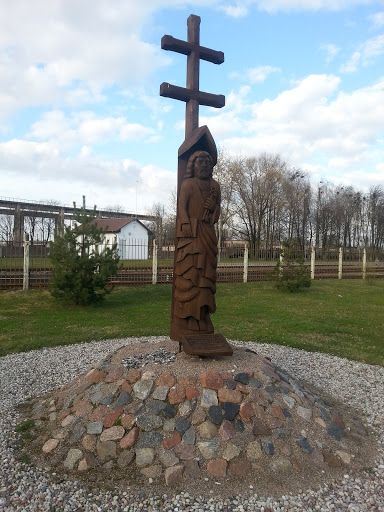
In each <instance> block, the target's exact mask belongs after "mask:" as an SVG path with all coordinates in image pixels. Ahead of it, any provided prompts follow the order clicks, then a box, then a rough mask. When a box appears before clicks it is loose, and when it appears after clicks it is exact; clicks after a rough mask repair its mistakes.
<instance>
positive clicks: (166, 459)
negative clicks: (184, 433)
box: [159, 447, 179, 468]
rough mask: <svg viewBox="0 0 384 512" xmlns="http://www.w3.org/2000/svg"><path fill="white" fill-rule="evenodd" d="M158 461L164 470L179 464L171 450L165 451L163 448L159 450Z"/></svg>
mask: <svg viewBox="0 0 384 512" xmlns="http://www.w3.org/2000/svg"><path fill="white" fill-rule="evenodd" d="M159 460H160V462H161V463H162V465H163V466H164V467H166V468H170V467H171V466H175V465H176V464H177V463H178V462H179V459H178V458H177V457H176V455H175V453H174V452H173V451H172V450H166V449H165V448H163V447H161V448H160V449H159Z"/></svg>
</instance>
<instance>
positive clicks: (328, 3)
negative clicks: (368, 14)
mask: <svg viewBox="0 0 384 512" xmlns="http://www.w3.org/2000/svg"><path fill="white" fill-rule="evenodd" d="M374 2H375V0H255V2H254V3H255V4H256V5H257V7H258V8H259V9H260V10H263V11H267V12H277V11H293V10H296V11H299V10H302V11H318V10H325V11H340V10H342V9H346V8H351V7H353V6H355V5H356V6H358V5H369V4H372V3H374ZM244 3H245V4H246V5H248V4H249V3H250V2H248V1H247V0H245V1H244Z"/></svg>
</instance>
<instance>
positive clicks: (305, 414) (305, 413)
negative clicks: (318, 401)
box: [297, 405, 312, 421]
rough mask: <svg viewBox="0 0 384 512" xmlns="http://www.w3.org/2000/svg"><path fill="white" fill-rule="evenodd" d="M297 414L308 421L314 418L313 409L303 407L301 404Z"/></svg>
mask: <svg viewBox="0 0 384 512" xmlns="http://www.w3.org/2000/svg"><path fill="white" fill-rule="evenodd" d="M297 414H298V416H300V417H301V418H303V419H305V420H306V421H309V420H310V419H311V418H312V411H311V409H308V408H306V407H301V405H299V406H298V407H297Z"/></svg>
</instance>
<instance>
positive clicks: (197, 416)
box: [192, 407, 206, 425]
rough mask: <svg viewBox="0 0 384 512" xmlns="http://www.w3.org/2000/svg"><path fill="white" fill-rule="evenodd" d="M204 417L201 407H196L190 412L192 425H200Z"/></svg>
mask: <svg viewBox="0 0 384 512" xmlns="http://www.w3.org/2000/svg"><path fill="white" fill-rule="evenodd" d="M205 418H206V414H205V411H204V409H203V408H201V407H198V408H197V409H196V411H195V412H194V413H193V414H192V425H200V423H202V422H203V421H204V420H205Z"/></svg>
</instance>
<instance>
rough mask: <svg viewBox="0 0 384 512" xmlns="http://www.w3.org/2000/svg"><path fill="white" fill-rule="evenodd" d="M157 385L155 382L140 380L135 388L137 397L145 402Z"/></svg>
mask: <svg viewBox="0 0 384 512" xmlns="http://www.w3.org/2000/svg"><path fill="white" fill-rule="evenodd" d="M154 385H155V383H154V382H153V380H150V379H149V380H142V379H141V380H139V381H137V382H136V384H135V385H134V386H133V392H134V394H135V397H136V398H138V399H139V400H145V399H146V398H148V397H149V395H150V394H151V392H152V390H153V387H154Z"/></svg>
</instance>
